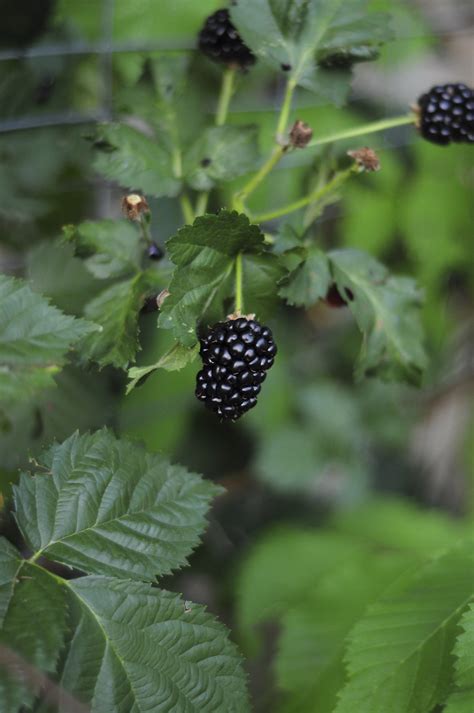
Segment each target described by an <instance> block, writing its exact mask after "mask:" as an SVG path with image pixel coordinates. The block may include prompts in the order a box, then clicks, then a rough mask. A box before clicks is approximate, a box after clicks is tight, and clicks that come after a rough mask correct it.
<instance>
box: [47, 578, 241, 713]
mask: <svg viewBox="0 0 474 713" xmlns="http://www.w3.org/2000/svg"><path fill="white" fill-rule="evenodd" d="M68 586H69V588H70V590H71V592H72V595H73V596H74V597H75V598H77V600H78V604H79V612H78V617H77V618H78V622H77V627H76V632H75V635H74V637H73V639H72V642H71V646H70V649H69V651H68V654H67V657H66V660H65V664H64V668H63V673H62V677H61V682H60V683H61V686H62V687H63V688H64V689H65V690H67V691H68V692H70V693H71V694H72V695H74V696H76V697H77V698H79V699H81V700H82V701H84V702H85V703H87V704H88V705H90V707H91V713H171V711H180V713H181V712H182V713H198V712H199V713H206V712H208V713H211V712H212V713H217V711H219V712H220V711H222V712H224V711H226V713H227V712H228V713H248V711H249V710H250V708H249V702H248V696H247V691H246V680H245V679H246V677H245V673H244V672H243V670H242V660H241V657H240V655H239V653H238V652H237V649H236V648H235V646H234V644H232V643H231V642H230V641H229V640H228V637H227V631H226V630H225V628H224V627H223V626H222V625H221V624H220V623H219V622H217V621H216V620H215V619H214V618H213V617H212V616H210V615H209V614H207V613H206V612H205V610H204V608H203V607H201V606H198V605H194V604H187V603H186V602H184V601H183V600H182V599H180V597H179V596H178V595H176V594H172V593H171V592H166V591H163V590H160V589H156V588H152V587H150V586H149V585H147V584H142V583H137V582H124V581H120V580H117V579H113V578H109V577H82V578H81V579H76V580H73V581H71V582H69V584H68ZM59 711H60V713H67V707H65V706H64V705H62V706H60V708H59Z"/></svg>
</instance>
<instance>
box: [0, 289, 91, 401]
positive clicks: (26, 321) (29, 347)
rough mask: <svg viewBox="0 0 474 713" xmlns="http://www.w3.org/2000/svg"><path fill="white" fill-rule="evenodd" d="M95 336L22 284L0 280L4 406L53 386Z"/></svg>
mask: <svg viewBox="0 0 474 713" xmlns="http://www.w3.org/2000/svg"><path fill="white" fill-rule="evenodd" d="M95 330H97V325H94V324H91V323H90V322H86V321H84V320H82V319H76V318H75V317H71V316H69V315H66V314H63V312H61V311H60V310H58V309H57V308H56V307H53V306H52V305H50V304H49V302H48V300H47V299H46V298H45V297H43V296H41V295H38V294H36V293H35V292H33V291H32V290H31V289H30V287H28V285H27V284H26V283H24V282H23V281H22V280H17V279H14V278H12V277H6V276H5V275H0V400H5V401H7V400H8V401H10V400H11V401H13V400H18V399H24V398H25V396H27V395H30V394H31V393H33V392H34V391H36V390H37V389H39V388H43V387H45V386H50V385H51V383H52V377H53V375H54V374H55V373H56V372H57V371H59V368H60V366H62V364H63V363H64V362H65V359H66V354H67V352H68V350H69V349H70V348H71V346H72V345H73V344H74V343H76V342H78V341H79V340H80V339H82V338H84V337H86V336H87V335H90V334H91V333H93V332H94V331H95Z"/></svg>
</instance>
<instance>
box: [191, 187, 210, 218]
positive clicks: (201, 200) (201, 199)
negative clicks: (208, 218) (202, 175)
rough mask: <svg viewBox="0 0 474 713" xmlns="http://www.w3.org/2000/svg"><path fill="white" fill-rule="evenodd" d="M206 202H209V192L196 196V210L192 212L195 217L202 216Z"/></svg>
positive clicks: (205, 208)
mask: <svg viewBox="0 0 474 713" xmlns="http://www.w3.org/2000/svg"><path fill="white" fill-rule="evenodd" d="M208 200H209V192H208V191H204V192H203V193H200V194H199V195H198V197H197V201H196V208H195V210H194V213H195V215H196V216H198V215H203V214H204V213H205V212H206V210H207V202H208Z"/></svg>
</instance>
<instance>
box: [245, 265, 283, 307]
mask: <svg viewBox="0 0 474 713" xmlns="http://www.w3.org/2000/svg"><path fill="white" fill-rule="evenodd" d="M285 272H286V270H285V268H284V267H283V265H282V264H281V261H280V259H279V258H278V257H277V256H276V255H272V254H271V253H262V254H261V255H251V254H250V255H249V254H247V255H244V256H243V259H242V281H243V292H244V308H245V310H248V311H249V312H255V313H256V314H257V315H258V317H259V319H262V320H265V319H267V318H268V317H270V316H271V315H272V313H273V311H274V309H275V307H276V304H277V303H278V284H279V282H280V280H281V279H282V278H283V276H284V275H285Z"/></svg>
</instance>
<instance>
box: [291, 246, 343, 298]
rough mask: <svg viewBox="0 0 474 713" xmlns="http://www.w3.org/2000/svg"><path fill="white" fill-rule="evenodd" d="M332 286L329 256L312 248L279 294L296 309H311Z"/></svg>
mask: <svg viewBox="0 0 474 713" xmlns="http://www.w3.org/2000/svg"><path fill="white" fill-rule="evenodd" d="M330 284H331V272H330V270H329V261H328V258H327V255H325V253H323V252H322V251H321V250H318V249H317V248H315V247H310V248H308V249H307V251H306V254H305V256H304V258H303V259H302V260H301V261H300V264H299V265H298V267H296V269H294V270H293V271H292V272H291V273H290V275H289V276H288V278H287V279H285V281H284V283H283V286H282V287H281V288H280V291H279V292H278V294H279V295H280V297H283V299H285V300H286V301H287V302H288V304H289V305H293V306H294V307H311V305H313V304H315V302H317V301H318V300H320V299H322V298H323V297H325V296H326V294H327V291H328V289H329V286H330Z"/></svg>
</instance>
